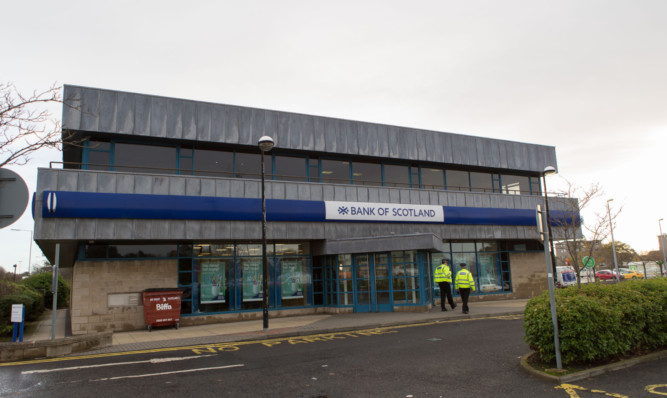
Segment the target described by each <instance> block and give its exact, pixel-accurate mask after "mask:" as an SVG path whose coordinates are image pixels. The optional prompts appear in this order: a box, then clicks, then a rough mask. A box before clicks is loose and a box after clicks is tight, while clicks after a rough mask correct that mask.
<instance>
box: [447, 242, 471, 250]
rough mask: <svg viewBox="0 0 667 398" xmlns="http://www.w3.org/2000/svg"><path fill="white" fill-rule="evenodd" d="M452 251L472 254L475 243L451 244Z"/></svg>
mask: <svg viewBox="0 0 667 398" xmlns="http://www.w3.org/2000/svg"><path fill="white" fill-rule="evenodd" d="M451 245H452V251H453V252H474V251H475V243H474V242H452V243H451Z"/></svg>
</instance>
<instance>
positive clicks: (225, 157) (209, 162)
mask: <svg viewBox="0 0 667 398" xmlns="http://www.w3.org/2000/svg"><path fill="white" fill-rule="evenodd" d="M183 159H184V158H183V157H182V158H181V170H182V171H186V174H190V173H187V171H189V170H187V168H186V167H183V166H184V164H183V163H184V161H183ZM191 163H192V164H193V165H194V166H193V168H194V173H193V174H194V175H198V176H211V177H233V176H234V153H233V152H224V151H212V150H206V149H196V150H195V151H194V158H193V160H192V162H191Z"/></svg>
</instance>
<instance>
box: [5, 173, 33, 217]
mask: <svg viewBox="0 0 667 398" xmlns="http://www.w3.org/2000/svg"><path fill="white" fill-rule="evenodd" d="M26 206H28V186H27V185H26V184H25V181H23V178H21V176H20V175H18V174H16V173H15V172H13V171H11V170H9V169H0V229H1V228H4V227H8V226H10V225H12V224H14V222H16V221H17V220H18V219H19V218H21V216H22V215H23V212H24V211H25V208H26Z"/></svg>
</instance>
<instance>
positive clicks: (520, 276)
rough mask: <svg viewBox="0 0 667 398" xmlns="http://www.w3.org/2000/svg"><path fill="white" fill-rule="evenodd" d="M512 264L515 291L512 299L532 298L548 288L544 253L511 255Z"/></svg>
mask: <svg viewBox="0 0 667 398" xmlns="http://www.w3.org/2000/svg"><path fill="white" fill-rule="evenodd" d="M510 264H511V266H512V288H513V290H514V294H513V295H512V298H515V299H524V298H532V297H535V296H539V295H540V294H542V292H543V291H544V290H545V289H547V288H548V285H547V267H546V265H545V264H544V253H543V252H530V253H510Z"/></svg>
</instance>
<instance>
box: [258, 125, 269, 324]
mask: <svg viewBox="0 0 667 398" xmlns="http://www.w3.org/2000/svg"><path fill="white" fill-rule="evenodd" d="M257 145H258V146H259V149H260V151H262V302H263V305H262V311H263V312H262V320H263V322H264V331H267V330H269V262H268V260H267V259H266V197H265V194H264V188H265V183H264V152H266V151H270V150H271V149H272V148H273V138H271V137H269V136H267V135H264V136H262V137H261V138H260V139H259V141H257Z"/></svg>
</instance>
